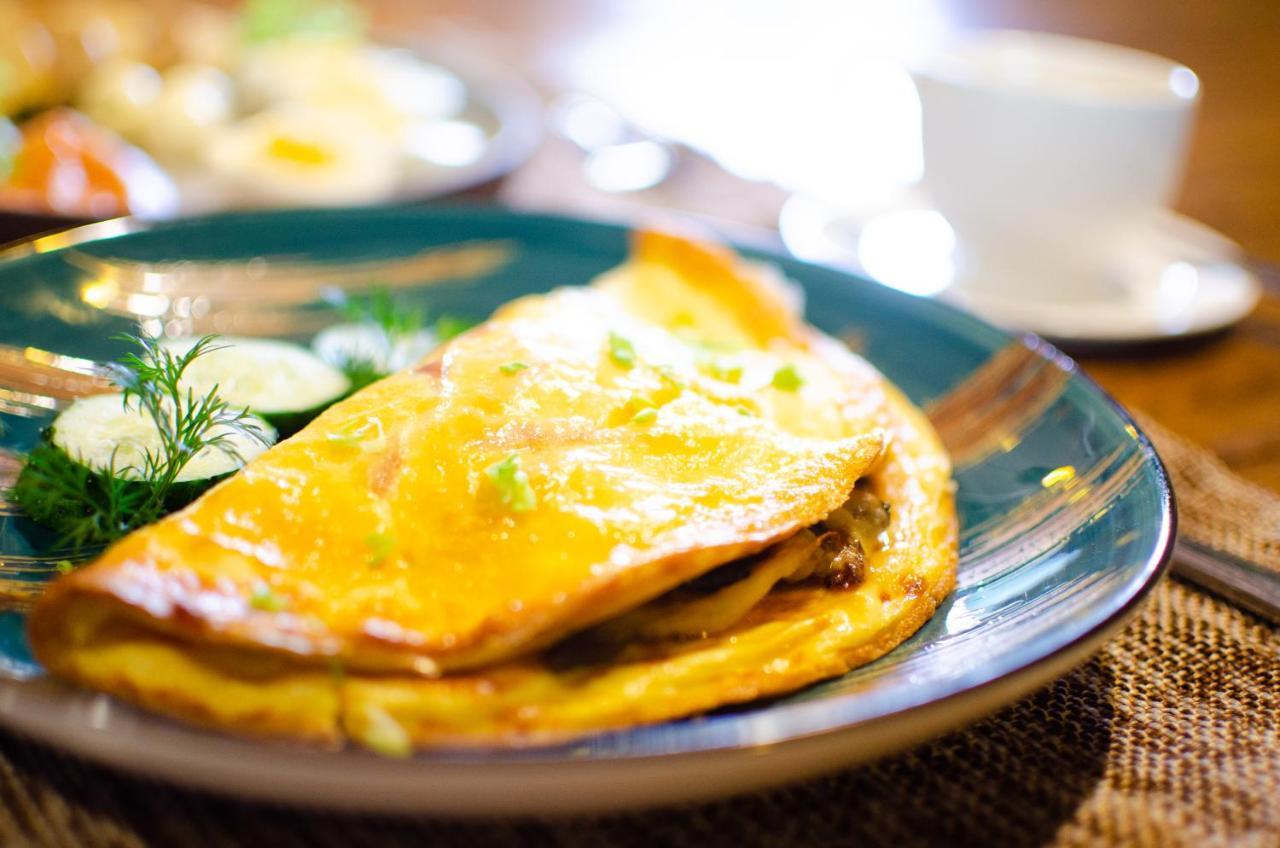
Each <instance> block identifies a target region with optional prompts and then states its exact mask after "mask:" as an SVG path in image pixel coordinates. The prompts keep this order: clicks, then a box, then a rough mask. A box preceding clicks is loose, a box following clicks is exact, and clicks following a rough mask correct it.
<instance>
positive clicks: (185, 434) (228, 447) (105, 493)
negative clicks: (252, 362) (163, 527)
mask: <svg viewBox="0 0 1280 848" xmlns="http://www.w3.org/2000/svg"><path fill="white" fill-rule="evenodd" d="M117 338H119V339H121V340H123V341H127V342H129V343H131V344H133V345H135V346H136V348H137V350H136V351H134V352H131V353H128V354H126V355H125V356H123V357H121V358H120V360H119V361H118V362H117V363H114V364H112V365H111V366H109V369H108V370H109V373H110V375H111V377H112V379H113V380H114V381H115V382H116V383H117V385H119V386H120V389H121V391H122V393H123V403H125V404H126V405H129V404H135V405H136V406H137V408H139V409H140V410H142V411H143V412H144V413H145V414H146V415H147V417H148V418H149V419H150V420H151V422H152V424H153V425H154V426H155V428H156V432H157V434H158V437H159V442H160V446H159V448H158V449H151V448H147V449H146V450H145V451H144V453H143V459H142V463H141V467H136V466H133V465H130V466H125V467H121V466H118V465H117V462H116V456H115V455H114V454H113V455H112V457H111V461H110V463H109V465H108V467H107V468H105V469H95V468H90V467H88V466H87V465H83V464H81V463H79V462H77V461H76V460H75V459H73V458H72V457H71V456H69V455H68V454H67V453H66V452H65V451H63V450H62V449H61V448H59V447H57V446H56V445H54V444H53V443H52V442H51V441H49V440H48V439H45V440H43V441H41V442H40V444H39V445H37V446H36V447H35V448H34V449H33V450H32V451H31V453H30V454H28V456H27V461H26V464H25V465H24V467H23V469H22V473H21V474H20V475H19V476H18V480H17V481H16V483H15V485H14V489H13V498H14V501H15V502H16V503H18V505H20V506H21V507H22V508H23V510H24V511H26V513H27V514H28V515H30V516H31V517H32V518H33V519H35V520H36V521H39V522H40V523H42V524H45V525H47V526H49V527H51V528H52V529H54V530H56V531H58V533H59V534H60V535H61V538H60V542H62V543H63V544H66V545H68V546H69V547H71V548H72V549H74V550H79V549H82V548H84V547H86V546H88V545H96V544H105V543H107V542H111V541H114V540H115V539H118V538H120V537H122V536H124V535H126V534H127V533H129V532H130V531H132V530H134V529H136V528H138V527H141V526H143V525H145V524H150V523H151V522H153V521H155V520H157V519H159V518H160V517H161V516H163V515H164V514H165V513H166V512H168V511H169V510H170V509H171V507H172V506H173V498H174V496H175V485H176V484H178V477H179V475H180V474H181V473H182V470H183V469H184V468H186V466H187V464H188V463H189V462H190V461H191V460H192V459H194V458H195V456H196V455H197V454H199V453H200V452H201V451H203V450H206V449H213V450H217V451H221V452H222V453H223V454H224V455H225V456H226V457H227V458H228V459H230V460H231V461H232V462H234V463H235V464H237V465H242V464H243V463H244V458H243V457H242V456H241V455H240V452H239V450H238V449H237V447H236V444H235V441H234V438H233V436H234V435H240V436H242V437H243V438H246V439H248V440H251V441H255V442H258V443H259V444H262V445H267V444H269V441H270V437H269V435H268V434H267V432H266V431H265V430H264V429H263V428H262V427H261V426H260V425H259V424H258V421H257V419H255V418H254V417H253V416H251V415H250V414H249V411H248V410H247V409H242V408H238V407H233V406H231V405H230V404H229V403H227V402H226V401H225V400H223V399H222V398H220V397H219V396H218V393H217V386H214V387H213V389H212V390H210V391H209V392H208V393H207V394H203V395H196V394H195V392H194V391H193V390H192V389H190V388H184V387H183V385H182V376H183V373H184V372H185V371H186V369H187V367H188V366H190V365H191V363H192V362H193V361H195V360H196V359H197V358H198V357H200V356H202V355H204V354H205V353H208V352H209V351H211V350H216V349H217V347H216V345H215V340H214V338H213V337H212V336H206V337H204V338H202V339H200V340H199V341H198V342H197V343H196V344H195V345H194V346H192V347H191V348H190V349H189V350H187V351H186V352H184V353H181V354H175V353H173V352H172V351H171V350H169V349H167V348H164V347H162V346H161V345H160V344H159V343H158V342H156V341H155V340H152V339H145V338H139V337H135V336H120V337H117Z"/></svg>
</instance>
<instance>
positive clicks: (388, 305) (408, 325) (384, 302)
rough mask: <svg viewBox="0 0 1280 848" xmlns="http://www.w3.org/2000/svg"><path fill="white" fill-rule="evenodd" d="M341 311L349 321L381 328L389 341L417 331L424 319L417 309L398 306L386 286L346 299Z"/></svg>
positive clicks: (406, 336)
mask: <svg viewBox="0 0 1280 848" xmlns="http://www.w3.org/2000/svg"><path fill="white" fill-rule="evenodd" d="M342 311H343V313H344V314H345V315H346V316H347V318H349V319H351V320H352V321H359V322H362V323H369V324H374V325H376V326H378V327H381V328H382V332H383V333H385V334H386V336H387V339H388V340H389V341H391V342H395V341H398V340H400V339H403V338H408V337H409V336H412V335H413V334H415V333H417V332H419V331H420V330H422V327H423V323H424V321H425V320H426V319H425V316H424V315H423V312H422V310H421V309H418V308H416V307H410V306H406V305H404V304H403V303H399V302H398V301H397V300H396V299H395V298H394V297H392V295H391V289H389V288H387V287H386V286H377V287H375V288H374V289H373V290H372V291H370V292H369V295H368V296H367V297H352V298H348V299H347V300H346V301H345V302H344V303H343V305H342Z"/></svg>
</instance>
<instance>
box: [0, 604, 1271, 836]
mask: <svg viewBox="0 0 1280 848" xmlns="http://www.w3.org/2000/svg"><path fill="white" fill-rule="evenodd" d="M1277 716H1280V632H1278V631H1277V629H1276V628H1274V627H1270V626H1268V625H1265V624H1263V623H1262V622H1261V621H1260V620H1258V619H1255V618H1252V617H1251V616H1249V615H1248V614H1247V613H1243V612H1240V611H1238V610H1236V609H1234V608H1233V607H1229V606H1227V605H1226V604H1225V603H1223V602H1221V601H1219V600H1217V599H1216V598H1214V597H1212V596H1210V595H1207V594H1204V593H1202V592H1200V591H1199V590H1197V589H1194V588H1192V587H1190V586H1188V585H1187V584H1185V583H1182V582H1181V581H1179V580H1176V579H1169V580H1166V581H1165V582H1164V583H1163V584H1162V585H1160V586H1159V587H1157V589H1156V590H1155V592H1154V593H1153V596H1152V598H1151V599H1150V600H1149V601H1148V602H1147V603H1146V605H1145V606H1144V608H1143V609H1142V611H1141V612H1140V614H1139V615H1138V617H1137V618H1136V619H1135V620H1134V621H1133V622H1131V623H1130V624H1129V626H1128V627H1127V628H1126V629H1125V630H1124V631H1123V634H1122V635H1121V636H1119V637H1118V638H1116V639H1115V640H1113V641H1112V642H1110V643H1109V644H1108V645H1107V646H1106V647H1105V648H1104V649H1103V650H1102V651H1101V653H1100V654H1099V655H1098V656H1097V657H1095V658H1094V659H1093V660H1091V661H1090V662H1089V663H1088V664H1087V665H1085V666H1084V667H1082V668H1080V669H1078V670H1077V671H1075V672H1073V673H1072V674H1069V675H1067V676H1066V677H1064V678H1062V679H1060V680H1058V681H1056V682H1055V683H1053V684H1051V685H1050V686H1048V687H1046V688H1045V689H1043V690H1041V691H1040V692H1038V693H1036V694H1035V695H1033V696H1031V697H1029V698H1026V699H1025V700H1023V701H1020V702H1019V703H1017V704H1016V705H1014V706H1012V707H1010V708H1008V709H1005V710H1003V711H1002V712H1000V713H998V714H996V715H995V716H993V717H991V718H988V719H986V720H984V721H982V722H979V723H978V724H976V725H974V726H973V727H971V728H969V729H967V730H965V731H961V732H957V733H952V734H949V735H947V736H944V737H942V738H940V739H938V740H936V741H934V742H931V743H928V744H926V745H923V746H921V747H919V748H917V749H915V750H913V751H910V752H908V753H905V754H901V755H898V756H894V757H890V758H887V759H884V760H881V761H880V762H878V763H876V764H874V765H871V766H869V767H866V768H861V769H856V770H853V771H849V772H846V773H843V774H839V775H836V776H833V777H829V778H823V779H820V780H815V781H810V782H808V783H804V784H800V785H797V786H793V787H789V788H785V789H781V790H778V791H773V792H767V793H761V794H756V795H750V796H746V797H742V798H736V799H732V800H728V801H723V802H718V803H713V804H706V805H699V806H696V807H690V808H685V809H666V810H657V811H650V812H644V813H631V814H627V815H619V816H607V817H602V818H593V819H575V820H566V821H559V822H536V821H511V822H483V823H459V822H447V821H438V820H421V819H417V820H414V819H376V818H367V817H353V816H337V815H331V814H323V813H308V812H304V811H297V810H283V809H276V808H272V807H266V806H258V805H253V804H246V803H240V802H236V801H230V800H225V799H221V798H213V797H209V796H204V795H200V794H197V793H191V792H186V791H182V790H178V789H174V788H170V787H166V786H159V785H156V784H153V783H150V782H147V781H143V780H137V779H133V778H128V777H124V776H121V775H118V774H116V773H113V772H111V771H108V770H105V769H101V768H98V767H95V766H91V765H87V764H85V763H82V762H80V761H78V760H75V759H72V758H69V757H66V756H63V755H60V754H57V753H55V752H53V751H50V750H49V749H46V748H44V747H41V746H38V745H36V744H33V743H29V742H26V741H23V740H20V739H17V738H14V737H11V736H6V735H0V799H2V801H3V810H2V811H0V844H4V845H24V844H32V845H50V846H55V845H56V846H81V845H86V846H134V845H166V846H167V845H263V846H267V845H270V846H282V847H283V846H360V845H390V846H401V845H403V846H409V845H415V846H417V845H503V846H524V845H531V846H537V845H557V846H559V845H564V846H587V845H619V846H637V848H641V846H642V847H643V848H654V846H665V845H675V846H699V848H706V847H707V846H718V845H731V846H735V848H740V847H741V846H753V845H770V846H774V845H794V846H801V845H814V846H817V845H846V844H850V845H851V844H859V845H894V846H909V845H939V844H945V845H1040V844H1057V845H1141V846H1181V845H1185V846H1201V845H1228V844H1231V845H1241V846H1259V847H1261V846H1275V845H1280V803H1278V799H1280V722H1278V721H1277Z"/></svg>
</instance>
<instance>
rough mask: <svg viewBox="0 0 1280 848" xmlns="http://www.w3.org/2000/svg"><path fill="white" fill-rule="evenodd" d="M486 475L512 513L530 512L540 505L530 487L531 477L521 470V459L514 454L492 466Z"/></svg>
mask: <svg viewBox="0 0 1280 848" xmlns="http://www.w3.org/2000/svg"><path fill="white" fill-rule="evenodd" d="M484 473H485V475H486V476H488V478H489V481H490V482H491V483H493V485H494V487H495V488H496V489H497V490H498V496H499V497H500V498H501V499H502V503H503V505H504V506H507V507H509V508H510V509H511V511H512V512H530V511H532V510H533V508H534V507H536V506H537V505H538V496H537V495H535V494H534V492H533V487H532V486H530V485H529V475H528V474H525V473H524V471H522V470H521V469H520V457H518V456H516V455H515V454H514V453H513V454H511V455H510V456H508V457H507V458H506V459H504V460H502V461H501V462H495V463H494V464H493V465H490V466H489V467H488V468H486V469H485V472H484Z"/></svg>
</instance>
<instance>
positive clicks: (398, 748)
mask: <svg viewBox="0 0 1280 848" xmlns="http://www.w3.org/2000/svg"><path fill="white" fill-rule="evenodd" d="M363 712H364V726H363V727H361V728H360V729H358V730H357V731H356V734H355V735H356V737H357V738H358V739H359V740H360V741H361V742H363V743H364V744H365V745H367V746H368V747H369V748H370V749H371V750H373V751H376V752H377V753H379V754H382V755H383V756H384V757H407V756H409V755H410V754H412V753H413V742H412V740H410V738H409V734H408V732H407V731H405V729H404V727H403V726H401V724H400V722H398V721H396V720H395V719H394V718H393V717H392V716H391V714H390V713H388V712H387V711H386V710H384V709H383V708H382V707H380V706H378V705H376V704H367V705H365V707H364V710H363Z"/></svg>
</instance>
